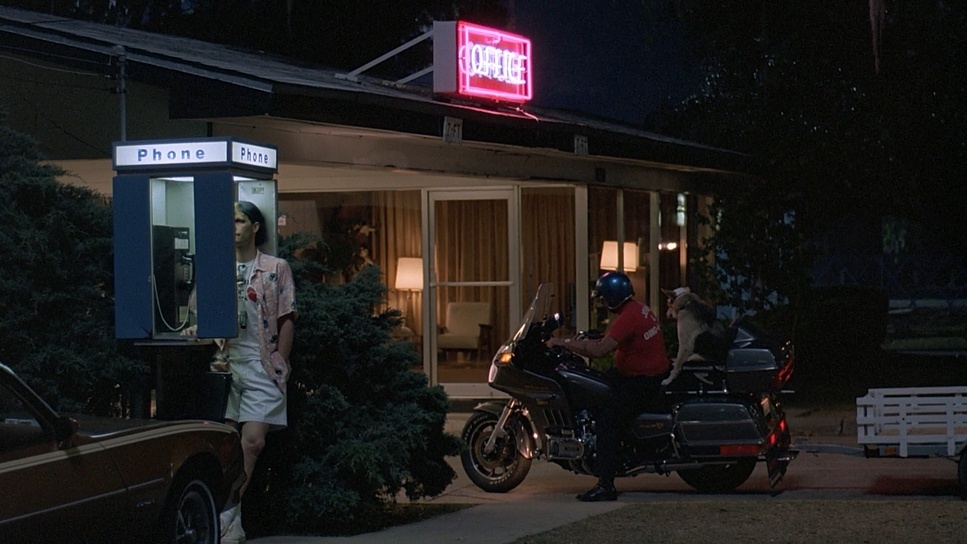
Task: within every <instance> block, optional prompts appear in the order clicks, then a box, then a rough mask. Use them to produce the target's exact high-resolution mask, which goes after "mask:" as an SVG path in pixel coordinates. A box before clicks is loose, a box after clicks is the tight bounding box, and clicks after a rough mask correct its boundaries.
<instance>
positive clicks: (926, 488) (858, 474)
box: [249, 407, 959, 544]
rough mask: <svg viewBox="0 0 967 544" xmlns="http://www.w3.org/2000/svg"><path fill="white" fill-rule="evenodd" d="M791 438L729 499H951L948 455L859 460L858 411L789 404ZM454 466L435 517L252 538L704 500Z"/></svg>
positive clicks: (481, 525) (645, 480)
mask: <svg viewBox="0 0 967 544" xmlns="http://www.w3.org/2000/svg"><path fill="white" fill-rule="evenodd" d="M468 415H469V414H466V413H454V414H450V418H449V421H448V422H447V431H448V432H451V433H455V434H459V432H460V429H461V428H462V426H463V423H464V422H465V421H466V419H467V417H468ZM787 415H788V418H789V423H790V428H791V429H792V432H793V436H794V443H795V445H796V447H797V449H799V450H800V452H801V453H800V455H799V458H798V459H796V460H795V461H793V462H792V463H791V464H790V466H789V470H788V472H787V474H786V478H785V479H784V480H783V482H781V483H780V484H779V485H778V486H777V487H776V488H775V489H771V488H770V487H769V484H768V477H767V475H766V471H765V467H764V466H762V464H761V463H760V466H757V467H756V470H755V472H754V473H753V474H752V477H750V478H749V480H748V481H747V482H746V483H745V484H743V485H742V486H741V487H740V488H739V489H738V490H737V491H736V493H734V494H732V495H729V496H730V497H734V498H735V499H736V500H757V499H762V498H766V499H769V500H787V499H789V500H797V499H830V498H832V499H843V498H870V497H871V496H872V497H874V498H875V497H876V496H878V495H879V496H895V495H897V494H900V495H915V496H918V497H923V498H924V499H925V500H930V499H931V498H932V499H937V498H946V497H949V496H950V495H954V496H956V495H957V493H958V490H959V487H958V483H957V465H956V463H952V462H951V461H950V460H949V459H944V458H935V459H919V460H914V459H866V458H865V457H864V456H863V455H862V449H860V448H859V447H857V445H856V426H855V421H856V413H855V409H852V408H850V407H843V408H840V409H838V410H823V409H810V408H787ZM451 463H453V465H454V469H455V470H456V472H457V478H456V480H454V482H453V483H452V484H451V485H450V487H448V488H447V490H446V492H444V493H443V494H442V495H440V496H439V497H434V498H433V499H431V500H428V501H426V502H428V503H438V504H443V503H451V504H472V505H474V506H472V507H470V508H466V509H463V510H460V511H458V512H455V513H452V514H447V515H443V516H437V517H435V518H432V519H429V520H426V521H422V522H419V523H414V524H410V525H404V526H399V527H392V528H389V529H386V530H383V531H379V532H375V533H367V534H363V535H357V536H352V537H305V536H272V537H265V538H258V539H254V540H249V543H250V544H329V543H364V542H365V543H370V544H384V543H385V544H390V543H392V544H408V543H413V544H423V543H425V542H434V543H449V542H453V543H460V544H504V543H512V542H514V541H516V540H518V539H520V538H522V537H525V536H528V535H533V534H537V533H542V532H545V531H548V530H551V529H554V528H557V527H561V526H564V525H567V524H570V523H573V522H576V521H580V520H583V519H585V518H588V517H591V516H597V515H600V514H603V513H606V512H610V511H613V510H616V509H619V508H621V507H623V506H626V505H628V504H630V503H634V502H650V501H667V500H676V501H681V500H703V499H707V498H708V495H701V494H698V493H695V492H694V491H693V490H692V489H691V488H690V487H688V486H687V485H686V484H685V483H684V482H682V481H681V479H680V478H678V477H677V476H675V475H670V476H662V475H643V476H638V477H635V478H623V479H618V480H617V481H616V482H615V484H616V487H617V488H618V491H619V493H620V495H619V497H618V500H617V501H615V502H609V503H582V502H579V501H577V500H575V498H574V497H575V495H577V494H578V493H581V492H583V491H586V490H587V489H588V488H589V487H591V486H592V485H593V484H594V478H592V477H589V476H580V475H576V474H572V473H569V472H567V471H565V470H563V469H562V468H560V467H559V466H557V465H552V464H550V463H548V462H546V461H535V462H534V464H533V465H532V466H531V472H530V473H529V474H528V476H527V479H526V480H524V482H523V483H522V484H521V485H520V486H519V487H517V488H516V489H514V490H512V491H510V492H508V493H502V494H490V493H485V492H483V491H482V490H480V489H479V488H477V487H476V486H475V485H473V484H472V483H471V482H470V481H469V479H468V478H467V476H466V474H465V473H464V472H463V468H462V467H461V466H460V462H459V459H452V460H451Z"/></svg>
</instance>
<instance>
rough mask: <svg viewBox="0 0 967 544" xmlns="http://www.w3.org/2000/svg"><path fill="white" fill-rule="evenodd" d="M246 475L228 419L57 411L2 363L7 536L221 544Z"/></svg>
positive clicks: (1, 455)
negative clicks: (226, 517) (223, 524)
mask: <svg viewBox="0 0 967 544" xmlns="http://www.w3.org/2000/svg"><path fill="white" fill-rule="evenodd" d="M244 479H245V474H244V471H243V467H242V450H241V446H240V443H239V436H238V433H237V432H236V431H235V429H234V428H232V427H230V426H228V425H224V424H221V423H215V422H211V421H203V420H190V421H167V422H159V421H133V420H122V419H108V418H79V419H73V418H68V417H63V416H60V415H58V414H57V413H56V412H54V410H52V409H51V408H50V406H49V405H48V404H47V403H46V402H44V401H43V399H41V398H40V397H39V396H37V395H36V394H35V393H34V392H33V391H32V390H31V389H30V388H29V387H28V386H27V385H26V384H24V382H23V381H21V380H20V379H19V378H18V377H17V376H16V375H15V374H14V373H13V372H12V371H11V370H10V369H9V368H8V367H6V366H4V365H2V364H0V542H2V543H4V544H9V543H12V542H30V543H45V544H46V543H52V542H78V543H85V542H163V543H165V544H168V543H189V542H190V543H207V544H217V542H218V513H219V512H221V510H222V509H223V508H224V506H225V504H226V503H227V501H228V499H229V497H231V496H233V495H234V494H236V493H237V492H238V488H239V486H241V484H242V482H243V480H244Z"/></svg>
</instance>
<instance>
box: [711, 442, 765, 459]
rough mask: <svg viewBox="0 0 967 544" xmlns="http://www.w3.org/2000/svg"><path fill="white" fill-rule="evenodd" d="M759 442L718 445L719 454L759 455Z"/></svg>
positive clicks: (731, 455) (727, 455)
mask: <svg viewBox="0 0 967 544" xmlns="http://www.w3.org/2000/svg"><path fill="white" fill-rule="evenodd" d="M759 450H760V447H759V444H724V445H722V446H719V455H722V456H725V457H745V456H752V455H759Z"/></svg>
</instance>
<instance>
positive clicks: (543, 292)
mask: <svg viewBox="0 0 967 544" xmlns="http://www.w3.org/2000/svg"><path fill="white" fill-rule="evenodd" d="M553 292H554V284H553V283H551V282H548V283H542V284H541V285H540V287H538V288H537V294H536V295H534V300H532V301H531V305H530V308H528V309H527V313H526V314H524V319H523V320H522V321H521V324H520V328H518V329H517V334H515V335H514V338H513V340H514V341H515V342H516V341H519V340H521V339H522V338H524V337H525V336H527V331H529V330H530V328H531V324H532V323H533V322H534V320H535V319H542V318H543V317H544V316H545V315H547V311H548V308H549V307H550V304H551V298H552V296H553V295H552V293H553Z"/></svg>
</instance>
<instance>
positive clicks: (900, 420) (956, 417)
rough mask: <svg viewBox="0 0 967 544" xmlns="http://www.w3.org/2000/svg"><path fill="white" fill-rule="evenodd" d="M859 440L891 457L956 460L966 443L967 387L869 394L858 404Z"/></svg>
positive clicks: (919, 388)
mask: <svg viewBox="0 0 967 544" xmlns="http://www.w3.org/2000/svg"><path fill="white" fill-rule="evenodd" d="M856 440H857V442H858V443H859V444H862V445H867V446H876V447H877V448H878V449H879V452H880V454H881V455H887V456H899V457H908V456H910V455H947V456H954V455H957V454H959V453H960V452H961V450H963V448H964V444H965V443H967V387H959V386H958V387H904V388H894V389H870V390H869V392H868V393H867V394H866V395H865V396H862V397H859V398H857V399H856Z"/></svg>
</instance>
